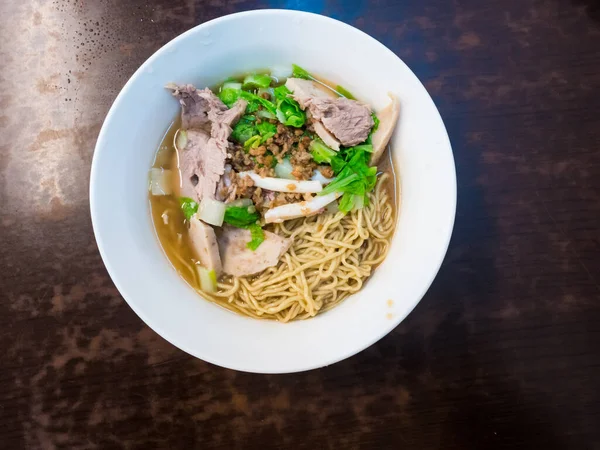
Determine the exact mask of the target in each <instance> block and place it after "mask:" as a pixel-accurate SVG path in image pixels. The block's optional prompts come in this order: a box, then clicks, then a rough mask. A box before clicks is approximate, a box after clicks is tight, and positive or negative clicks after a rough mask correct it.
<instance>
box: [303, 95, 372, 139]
mask: <svg viewBox="0 0 600 450" xmlns="http://www.w3.org/2000/svg"><path fill="white" fill-rule="evenodd" d="M306 105H307V107H308V109H309V110H310V113H311V114H312V116H313V118H314V119H316V120H320V121H321V122H322V123H323V125H324V126H325V128H326V129H327V130H328V131H329V132H330V133H331V134H333V135H334V136H335V137H336V139H337V140H339V141H340V142H341V143H342V144H343V145H345V146H346V147H351V146H353V145H357V144H360V143H361V142H364V141H365V140H366V139H367V137H369V133H370V132H371V128H373V125H374V122H373V118H372V117H371V108H369V106H367V105H365V104H364V103H361V102H358V101H356V100H350V99H347V98H343V97H338V98H336V99H329V98H320V97H314V98H311V99H309V100H308V101H307V102H306Z"/></svg>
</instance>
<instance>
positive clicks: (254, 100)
mask: <svg viewBox="0 0 600 450" xmlns="http://www.w3.org/2000/svg"><path fill="white" fill-rule="evenodd" d="M240 97H241V98H243V99H244V100H246V101H247V102H248V106H247V107H246V112H255V111H258V109H259V108H260V107H261V106H262V107H263V108H265V109H266V110H267V111H269V112H270V113H271V114H275V110H276V107H275V105H274V104H273V103H271V102H270V101H269V100H267V99H266V98H262V97H260V96H258V95H256V94H253V93H252V92H246V91H240Z"/></svg>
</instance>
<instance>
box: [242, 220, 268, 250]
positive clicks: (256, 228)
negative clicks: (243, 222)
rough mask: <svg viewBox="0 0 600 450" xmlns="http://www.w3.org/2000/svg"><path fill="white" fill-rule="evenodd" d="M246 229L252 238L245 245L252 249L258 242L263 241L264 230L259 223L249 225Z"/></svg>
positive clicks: (256, 246)
mask: <svg viewBox="0 0 600 450" xmlns="http://www.w3.org/2000/svg"><path fill="white" fill-rule="evenodd" d="M248 229H249V230H250V236H251V238H252V239H251V240H250V242H248V243H247V244H246V247H248V248H249V249H250V250H252V251H254V250H256V249H257V248H258V247H259V245H260V244H262V243H263V242H264V240H265V232H264V231H263V229H262V228H261V227H260V225H257V224H253V225H250V226H249V227H248Z"/></svg>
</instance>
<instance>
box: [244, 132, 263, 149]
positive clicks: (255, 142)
mask: <svg viewBox="0 0 600 450" xmlns="http://www.w3.org/2000/svg"><path fill="white" fill-rule="evenodd" d="M260 143H261V137H260V136H258V135H255V136H252V137H251V138H250V139H248V140H247V141H246V142H244V149H245V150H248V149H250V148H256V147H258V146H259V145H260Z"/></svg>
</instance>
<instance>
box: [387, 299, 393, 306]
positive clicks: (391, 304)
mask: <svg viewBox="0 0 600 450" xmlns="http://www.w3.org/2000/svg"><path fill="white" fill-rule="evenodd" d="M386 303H387V305H388V306H389V307H390V308H391V307H392V306H394V300H392V299H389V300H388V301H387V302H386Z"/></svg>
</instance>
